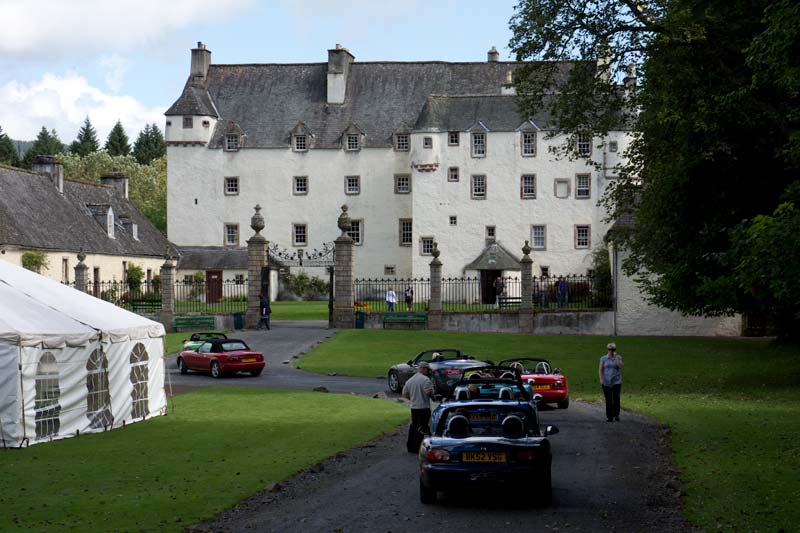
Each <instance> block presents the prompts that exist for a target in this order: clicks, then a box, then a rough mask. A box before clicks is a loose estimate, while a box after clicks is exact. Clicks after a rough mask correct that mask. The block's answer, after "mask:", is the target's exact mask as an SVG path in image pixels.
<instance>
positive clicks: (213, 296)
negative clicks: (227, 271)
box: [206, 270, 222, 304]
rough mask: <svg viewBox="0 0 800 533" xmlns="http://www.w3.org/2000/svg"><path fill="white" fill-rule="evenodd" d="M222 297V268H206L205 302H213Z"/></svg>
mask: <svg viewBox="0 0 800 533" xmlns="http://www.w3.org/2000/svg"><path fill="white" fill-rule="evenodd" d="M220 298H222V270H206V303H207V304H215V303H217V302H218V301H219V300H220Z"/></svg>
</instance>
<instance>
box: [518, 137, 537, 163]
mask: <svg viewBox="0 0 800 533" xmlns="http://www.w3.org/2000/svg"><path fill="white" fill-rule="evenodd" d="M521 137H522V157H533V156H535V155H536V132H535V131H523V132H522V133H521Z"/></svg>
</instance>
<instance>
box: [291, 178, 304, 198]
mask: <svg viewBox="0 0 800 533" xmlns="http://www.w3.org/2000/svg"><path fill="white" fill-rule="evenodd" d="M292 194H294V195H296V196H303V195H306V194H308V176H295V177H294V178H292Z"/></svg>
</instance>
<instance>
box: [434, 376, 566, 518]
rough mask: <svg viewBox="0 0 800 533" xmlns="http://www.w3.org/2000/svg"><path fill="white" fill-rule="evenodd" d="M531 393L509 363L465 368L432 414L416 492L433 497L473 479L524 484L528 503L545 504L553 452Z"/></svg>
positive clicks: (477, 482)
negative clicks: (529, 501)
mask: <svg viewBox="0 0 800 533" xmlns="http://www.w3.org/2000/svg"><path fill="white" fill-rule="evenodd" d="M538 399H539V395H538V394H534V395H533V397H532V396H531V394H530V393H529V392H528V391H527V390H526V389H525V387H524V386H523V383H522V380H521V378H520V375H519V373H517V372H515V370H514V369H513V368H509V367H481V368H471V369H468V370H465V371H464V373H463V375H462V377H461V379H459V380H458V381H457V382H456V383H455V384H454V385H453V386H452V388H451V389H450V392H449V393H448V396H447V398H445V399H444V401H442V403H441V404H440V405H439V407H437V408H436V410H435V411H434V412H433V416H432V417H431V431H432V434H431V435H429V436H427V437H426V438H425V440H424V441H423V443H422V446H421V447H420V452H419V459H420V479H419V494H420V500H421V501H422V503H426V504H430V503H435V502H436V498H437V493H438V492H439V491H448V490H455V489H458V490H464V489H470V488H471V487H472V486H475V485H496V486H504V487H509V488H514V489H517V488H521V487H522V488H524V489H525V490H524V492H525V493H527V494H530V493H531V491H532V492H533V496H534V499H533V501H532V502H531V503H533V504H537V505H549V504H550V501H551V493H552V488H551V487H552V486H551V481H550V464H551V462H552V453H551V451H550V441H549V440H548V439H547V436H548V435H554V434H556V433H558V428H557V427H555V426H548V427H547V428H546V429H544V430H541V429H540V428H539V418H538V412H537V409H536V402H537V401H538Z"/></svg>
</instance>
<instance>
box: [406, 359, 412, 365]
mask: <svg viewBox="0 0 800 533" xmlns="http://www.w3.org/2000/svg"><path fill="white" fill-rule="evenodd" d="M406 364H407V365H408V366H414V360H413V359H409V360H408V362H407V363H406Z"/></svg>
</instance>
